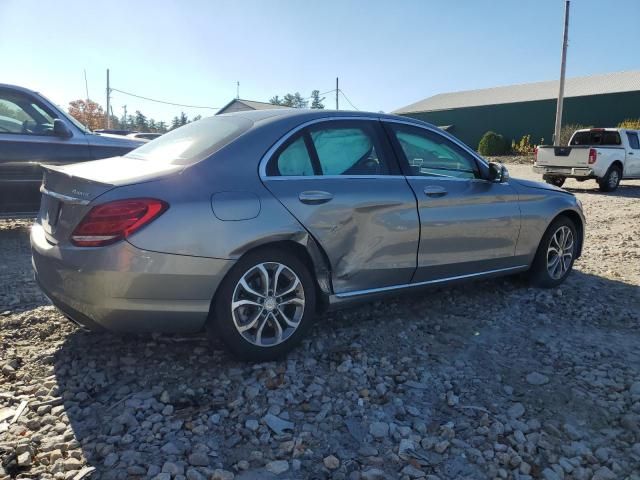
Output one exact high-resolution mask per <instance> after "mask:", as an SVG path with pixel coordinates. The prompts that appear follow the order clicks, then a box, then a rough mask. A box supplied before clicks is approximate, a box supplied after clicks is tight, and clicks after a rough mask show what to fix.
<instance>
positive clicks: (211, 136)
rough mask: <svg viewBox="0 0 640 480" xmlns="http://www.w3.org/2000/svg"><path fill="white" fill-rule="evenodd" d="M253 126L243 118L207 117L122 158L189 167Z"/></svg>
mask: <svg viewBox="0 0 640 480" xmlns="http://www.w3.org/2000/svg"><path fill="white" fill-rule="evenodd" d="M251 125H253V122H252V121H251V120H247V119H246V118H243V117H236V116H229V117H209V118H203V119H202V120H198V121H197V122H193V123H188V124H187V125H185V126H183V127H180V128H177V129H175V130H172V131H170V132H169V133H165V134H164V135H162V136H161V137H158V138H156V139H155V140H152V141H150V142H149V143H146V144H144V145H142V146H141V147H138V148H136V149H135V150H132V151H131V152H129V153H127V154H126V155H125V157H128V158H135V159H136V160H146V161H149V162H161V163H168V164H172V165H191V164H193V163H196V162H199V161H200V160H204V159H205V158H207V157H208V156H209V155H211V154H212V153H214V152H216V151H218V150H220V149H221V148H222V147H224V146H225V145H227V144H228V143H230V142H232V141H233V140H235V139H236V138H238V137H239V136H240V135H242V134H243V133H244V132H246V131H247V130H249V128H251Z"/></svg>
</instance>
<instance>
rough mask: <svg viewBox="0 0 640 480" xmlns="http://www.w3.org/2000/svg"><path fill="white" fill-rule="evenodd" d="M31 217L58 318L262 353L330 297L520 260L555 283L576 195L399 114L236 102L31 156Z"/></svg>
mask: <svg viewBox="0 0 640 480" xmlns="http://www.w3.org/2000/svg"><path fill="white" fill-rule="evenodd" d="M41 191H42V193H43V195H42V204H41V208H40V213H39V216H38V219H37V221H36V223H35V225H34V226H33V228H32V231H31V245H32V250H33V267H34V269H35V273H36V278H37V281H38V283H39V284H40V286H41V287H42V290H43V291H44V292H45V294H46V295H47V296H48V297H49V298H50V299H51V301H52V302H53V303H54V304H55V305H56V306H57V307H58V308H59V309H60V310H61V311H62V312H63V313H64V314H65V315H66V316H68V317H69V318H70V319H71V320H73V321H74V322H76V323H78V324H80V325H82V326H84V327H87V328H89V329H96V330H97V329H108V330H112V331H118V332H145V331H164V332H195V331H199V330H202V329H206V330H207V331H208V333H209V334H210V335H211V336H214V337H221V338H222V339H223V340H224V342H225V343H226V344H227V345H228V347H229V349H230V350H232V351H233V352H235V353H236V354H237V355H239V356H241V357H243V358H246V359H252V360H266V359H272V358H276V357H278V356H280V355H282V354H284V353H285V352H287V351H288V350H290V349H291V348H292V347H293V346H294V345H295V344H296V343H297V342H298V341H300V339H301V338H302V337H303V336H304V335H305V334H306V333H307V331H308V330H309V327H310V326H311V323H312V320H313V317H314V316H315V315H316V314H317V313H318V312H321V311H325V310H326V309H329V308H335V307H340V306H343V305H347V304H351V303H353V302H356V301H362V300H371V299H372V298H374V297H378V296H380V295H383V294H388V293H398V292H401V291H403V290H405V291H406V290H410V289H413V288H418V287H425V286H430V285H441V284H444V283H449V282H454V281H459V280H468V279H477V278H487V277H493V276H499V275H510V274H515V273H518V272H528V275H529V277H530V279H531V281H532V282H533V283H534V284H535V285H537V286H542V287H553V286H556V285H558V284H560V283H561V282H562V281H564V279H565V278H566V277H567V275H568V274H569V272H570V271H571V268H572V265H573V262H574V260H575V259H576V258H578V257H579V256H580V253H581V250H582V241H583V235H584V216H583V213H582V208H581V205H580V203H579V201H578V200H577V199H576V198H575V197H574V196H573V195H572V194H570V193H568V192H565V191H563V190H560V189H558V188H556V187H553V186H550V185H547V184H543V183H537V182H531V181H526V180H516V179H510V178H509V176H508V173H507V170H506V169H505V168H504V167H503V166H501V165H499V164H494V163H488V162H487V161H485V160H484V159H483V158H481V157H480V156H478V155H477V154H476V153H475V152H474V151H473V150H470V149H469V148H468V147H466V146H465V145H464V144H462V143H460V142H459V141H458V140H456V139H455V138H454V137H452V136H451V135H448V134H447V133H445V132H442V131H440V130H439V129H437V128H436V127H433V126H432V125H429V124H426V123H423V122H420V121H417V120H413V119H409V118H403V117H397V116H392V115H383V114H373V113H361V112H358V113H353V112H329V111H322V110H315V111H314V110H296V109H286V110H268V111H251V112H238V113H233V114H226V115H220V116H215V117H211V118H206V119H203V120H200V121H198V122H195V123H191V124H188V125H186V126H184V127H181V128H179V129H177V130H175V131H172V132H170V133H167V134H166V135H163V136H162V137H160V138H158V139H156V140H154V141H152V142H149V143H147V144H145V145H143V146H142V147H140V148H138V149H136V150H134V151H132V152H130V153H128V154H127V155H125V156H124V157H116V158H110V159H105V160H97V161H93V162H88V163H82V164H76V165H69V166H64V167H58V166H50V167H45V174H44V180H43V184H42V188H41Z"/></svg>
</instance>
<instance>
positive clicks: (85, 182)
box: [37, 157, 184, 244]
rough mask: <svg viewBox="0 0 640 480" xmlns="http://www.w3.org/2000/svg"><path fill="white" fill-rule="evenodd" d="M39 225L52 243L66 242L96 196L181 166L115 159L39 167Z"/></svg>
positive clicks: (178, 168) (176, 169) (171, 171)
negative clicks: (40, 196)
mask: <svg viewBox="0 0 640 480" xmlns="http://www.w3.org/2000/svg"><path fill="white" fill-rule="evenodd" d="M42 168H43V169H44V178H43V181H42V186H41V188H40V191H41V192H42V200H41V202H40V211H39V213H38V220H37V221H38V222H39V223H40V224H41V225H42V227H43V228H44V231H45V233H46V237H47V240H48V241H49V242H50V243H52V244H57V243H59V242H66V241H68V240H69V237H70V236H71V232H73V229H74V228H75V226H76V225H77V224H78V222H79V221H80V220H81V219H82V218H83V217H84V216H85V215H86V213H87V212H88V211H89V210H90V209H91V208H92V207H93V206H94V205H95V204H96V203H99V202H94V200H96V199H97V198H98V197H100V196H101V195H103V194H104V193H106V192H108V191H109V190H112V189H114V188H116V187H119V186H123V185H130V184H133V183H140V182H144V181H150V180H152V179H155V178H158V177H161V176H165V175H168V174H170V173H174V172H176V171H179V170H182V169H184V166H179V165H178V166H176V165H170V164H161V163H155V162H146V161H141V160H134V159H129V158H123V157H114V158H109V159H103V160H96V161H92V162H83V163H77V164H72V165H65V166H53V165H42Z"/></svg>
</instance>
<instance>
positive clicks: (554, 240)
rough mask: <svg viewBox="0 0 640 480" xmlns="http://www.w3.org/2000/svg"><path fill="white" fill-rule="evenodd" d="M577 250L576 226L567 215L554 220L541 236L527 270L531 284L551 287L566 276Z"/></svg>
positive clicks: (562, 280) (558, 283)
mask: <svg viewBox="0 0 640 480" xmlns="http://www.w3.org/2000/svg"><path fill="white" fill-rule="evenodd" d="M577 252H578V236H577V233H576V226H575V225H574V223H573V222H572V221H571V220H570V219H569V218H567V217H559V218H557V219H556V220H554V221H553V222H552V223H551V225H550V226H549V228H548V229H547V231H546V232H545V233H544V235H543V236H542V240H541V241H540V245H539V246H538V251H537V252H536V256H535V258H534V260H533V264H532V265H531V270H530V271H529V278H530V281H531V283H532V284H533V285H535V286H536V287H542V288H553V287H556V286H558V285H560V284H561V283H562V282H564V280H565V279H566V278H567V276H568V275H569V273H570V272H571V269H572V268H573V262H574V260H575V258H576V253H577Z"/></svg>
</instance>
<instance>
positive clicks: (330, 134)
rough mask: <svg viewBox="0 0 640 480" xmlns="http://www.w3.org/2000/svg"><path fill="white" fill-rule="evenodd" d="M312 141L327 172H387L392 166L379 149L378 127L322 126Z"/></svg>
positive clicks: (315, 129) (363, 173)
mask: <svg viewBox="0 0 640 480" xmlns="http://www.w3.org/2000/svg"><path fill="white" fill-rule="evenodd" d="M310 135H311V141H312V143H313V146H314V148H315V150H316V152H317V155H318V161H319V163H320V168H321V169H322V174H323V175H386V174H388V173H389V169H388V167H387V165H386V163H384V161H383V160H382V159H381V158H380V156H379V151H378V149H376V144H375V143H376V142H375V134H374V131H372V130H370V129H369V128H367V126H365V125H363V126H355V125H354V126H347V125H345V126H344V127H342V126H340V125H339V124H336V123H334V124H332V125H331V126H327V127H324V126H319V127H315V128H313V129H311V131H310Z"/></svg>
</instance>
